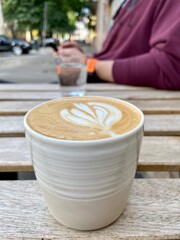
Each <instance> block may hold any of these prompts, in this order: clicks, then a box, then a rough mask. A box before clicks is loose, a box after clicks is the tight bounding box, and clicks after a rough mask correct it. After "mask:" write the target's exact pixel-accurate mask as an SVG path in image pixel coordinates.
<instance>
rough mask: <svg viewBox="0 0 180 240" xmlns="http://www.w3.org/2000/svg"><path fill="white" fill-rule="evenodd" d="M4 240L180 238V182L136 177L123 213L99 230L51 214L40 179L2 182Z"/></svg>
mask: <svg viewBox="0 0 180 240" xmlns="http://www.w3.org/2000/svg"><path fill="white" fill-rule="evenodd" d="M0 189H1V194H0V222H1V227H0V238H1V239H39V240H40V239H75V240H79V239H83V240H85V239H88V240H89V239H92V240H109V239H112V240H116V239H123V240H152V239H156V240H162V239H163V240H167V239H174V240H175V239H180V221H179V219H180V207H179V206H180V205H179V199H180V181H179V180H178V179H161V180H160V179H158V180H154V179H146V180H145V179H136V180H135V181H134V183H133V186H132V189H131V192H130V196H129V199H128V203H127V205H126V208H125V210H124V212H123V214H122V215H121V216H120V217H119V219H117V221H115V222H114V223H113V224H111V225H110V226H108V227H106V228H103V229H100V230H98V231H90V232H89V231H76V230H72V229H69V228H67V227H65V226H63V225H61V224H60V223H58V222H57V221H56V220H55V219H54V218H53V217H52V216H51V215H50V213H49V211H48V208H47V205H46V203H45V201H44V199H43V197H42V195H41V193H40V190H39V188H38V184H37V182H36V181H14V182H13V181H7V182H6V181H5V182H4V181H1V182H0Z"/></svg>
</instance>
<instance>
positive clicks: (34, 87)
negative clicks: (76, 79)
mask: <svg viewBox="0 0 180 240" xmlns="http://www.w3.org/2000/svg"><path fill="white" fill-rule="evenodd" d="M86 89H87V90H88V91H107V90H110V91H117V90H128V91H136V90H143V91H154V88H148V87H134V86H127V85H119V84H118V85H117V84H111V83H97V84H87V85H86ZM0 91H15V92H18V91H59V85H58V84H49V83H44V84H43V83H41V84H38V83H37V84H1V86H0Z"/></svg>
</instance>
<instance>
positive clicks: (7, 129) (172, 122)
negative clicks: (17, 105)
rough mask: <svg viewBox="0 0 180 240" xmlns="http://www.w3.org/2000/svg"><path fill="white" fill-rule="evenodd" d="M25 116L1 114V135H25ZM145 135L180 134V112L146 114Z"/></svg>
mask: <svg viewBox="0 0 180 240" xmlns="http://www.w3.org/2000/svg"><path fill="white" fill-rule="evenodd" d="M23 119H24V117H23V116H0V137H8V136H11V137H12V136H13V137H19V136H24V126H23ZM145 135H148V136H180V114H171V115H170V114H167V115H165V114H160V115H159V114H154V115H146V116H145Z"/></svg>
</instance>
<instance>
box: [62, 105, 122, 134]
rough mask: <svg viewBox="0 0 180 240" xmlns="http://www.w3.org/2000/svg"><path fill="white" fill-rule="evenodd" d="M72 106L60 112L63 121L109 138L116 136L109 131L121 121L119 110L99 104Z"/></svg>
mask: <svg viewBox="0 0 180 240" xmlns="http://www.w3.org/2000/svg"><path fill="white" fill-rule="evenodd" d="M74 106H75V108H72V109H71V110H70V111H68V110H67V109H63V110H61V111H60V115H61V116H62V118H64V120H66V121H68V122H70V123H72V124H77V125H80V126H86V127H91V128H95V129H99V130H101V131H104V133H106V134H108V135H110V136H114V135H116V133H114V132H112V131H110V129H111V126H112V125H113V124H115V123H116V122H117V121H119V120H120V119H121V117H122V112H121V110H119V109H118V108H116V107H113V106H111V105H109V104H105V103H99V102H97V103H95V102H88V103H87V104H83V103H79V104H78V103H74Z"/></svg>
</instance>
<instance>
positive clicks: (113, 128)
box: [27, 97, 141, 140]
mask: <svg viewBox="0 0 180 240" xmlns="http://www.w3.org/2000/svg"><path fill="white" fill-rule="evenodd" d="M140 121H141V115H140V113H139V111H137V109H135V108H134V107H132V106H131V105H129V104H127V103H126V102H124V101H120V100H116V99H113V98H104V97H73V98H63V99H57V100H54V101H50V102H48V103H45V104H43V105H41V106H39V107H37V108H36V109H34V110H33V111H32V112H31V113H30V114H29V115H28V118H27V122H28V124H29V126H30V127H31V128H32V129H33V130H35V131H36V132H39V133H40V134H43V135H46V136H47V137H52V138H57V139H64V140H97V139H103V138H109V137H113V136H118V135H121V134H124V133H126V132H129V131H131V130H132V129H134V128H135V127H136V126H137V125H138V124H139V122H140Z"/></svg>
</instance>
